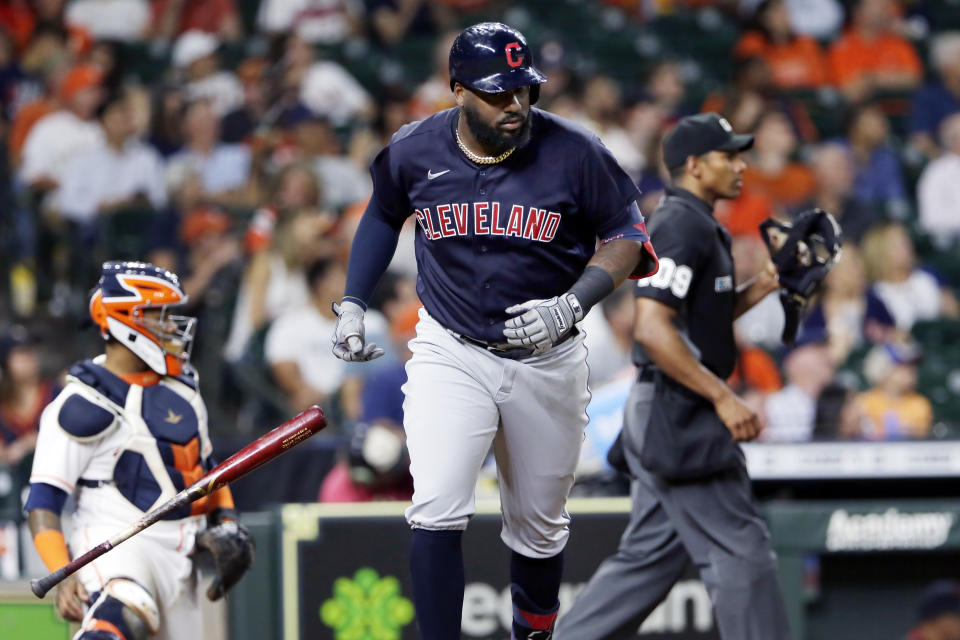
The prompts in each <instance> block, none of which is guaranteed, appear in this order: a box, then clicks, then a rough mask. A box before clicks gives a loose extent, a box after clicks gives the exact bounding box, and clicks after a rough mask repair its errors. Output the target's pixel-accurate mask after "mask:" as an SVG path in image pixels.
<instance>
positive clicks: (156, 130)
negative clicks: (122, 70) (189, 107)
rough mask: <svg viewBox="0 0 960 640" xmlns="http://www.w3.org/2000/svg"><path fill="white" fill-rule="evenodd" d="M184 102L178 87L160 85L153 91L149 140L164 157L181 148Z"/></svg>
mask: <svg viewBox="0 0 960 640" xmlns="http://www.w3.org/2000/svg"><path fill="white" fill-rule="evenodd" d="M185 104H186V99H185V97H184V95H183V89H181V88H180V87H177V86H173V85H160V86H159V87H157V88H156V89H155V90H154V92H153V96H152V100H151V108H150V135H149V142H150V145H151V146H153V148H154V149H156V150H157V151H158V152H159V153H160V155H161V156H163V157H164V158H169V157H170V156H171V155H173V154H174V153H176V152H177V151H180V149H181V148H183V113H184V111H185Z"/></svg>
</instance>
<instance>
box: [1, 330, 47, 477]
mask: <svg viewBox="0 0 960 640" xmlns="http://www.w3.org/2000/svg"><path fill="white" fill-rule="evenodd" d="M59 391H60V389H59V388H58V386H57V385H56V384H55V383H54V382H53V381H52V380H48V379H45V378H44V377H43V376H42V375H41V372H40V359H39V356H38V354H37V350H36V347H35V345H34V342H33V340H31V338H30V336H29V335H28V333H27V331H26V329H24V328H23V327H19V326H17V327H12V328H10V329H8V330H7V331H6V332H5V333H4V334H3V335H2V336H0V463H3V464H8V465H10V466H16V465H18V464H19V463H20V461H21V460H23V458H24V457H26V456H28V455H30V454H31V453H33V449H34V447H35V446H36V444H37V429H38V428H39V426H40V413H41V412H42V411H43V409H44V407H46V406H47V403H49V402H50V401H51V400H53V398H54V397H55V396H56V395H57V393H59Z"/></svg>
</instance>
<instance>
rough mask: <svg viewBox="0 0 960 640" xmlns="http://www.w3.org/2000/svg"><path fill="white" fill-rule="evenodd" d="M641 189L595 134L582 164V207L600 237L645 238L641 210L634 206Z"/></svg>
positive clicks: (643, 239)
mask: <svg viewBox="0 0 960 640" xmlns="http://www.w3.org/2000/svg"><path fill="white" fill-rule="evenodd" d="M639 197H640V190H639V189H638V188H637V185H636V184H634V182H633V180H632V179H631V178H630V176H628V175H627V174H626V172H625V171H624V170H623V169H622V168H620V165H619V164H617V161H616V159H614V157H613V154H611V153H610V151H609V150H608V149H607V148H606V147H605V146H603V143H601V142H600V139H599V138H596V137H594V138H593V139H592V141H591V142H590V143H589V144H588V145H587V152H586V153H585V154H584V156H583V158H582V160H581V163H580V206H581V208H582V210H583V212H584V213H585V214H586V216H587V217H588V218H589V219H590V220H591V221H592V223H593V227H594V229H595V230H596V234H597V237H598V238H600V240H601V241H604V240H606V241H609V240H611V239H613V238H614V237H620V238H635V239H637V240H639V241H641V242H644V241H646V240H647V239H648V238H647V237H646V233H645V232H644V231H643V229H642V227H638V226H637V225H638V224H642V223H643V216H641V215H640V210H639V209H638V208H636V207H635V206H634V203H635V201H636V200H637V198H639Z"/></svg>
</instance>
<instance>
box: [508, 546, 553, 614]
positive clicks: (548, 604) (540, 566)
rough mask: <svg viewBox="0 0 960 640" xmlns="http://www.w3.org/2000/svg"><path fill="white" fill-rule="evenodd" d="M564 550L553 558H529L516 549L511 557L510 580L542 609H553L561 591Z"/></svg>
mask: <svg viewBox="0 0 960 640" xmlns="http://www.w3.org/2000/svg"><path fill="white" fill-rule="evenodd" d="M562 577H563V551H561V552H560V553H558V554H557V555H555V556H553V557H551V558H528V557H527V556H524V555H521V554H519V553H517V552H516V551H514V552H513V553H512V554H511V557H510V582H512V583H513V584H515V585H517V586H519V587H520V588H521V589H523V592H524V593H526V594H527V597H528V598H530V600H532V601H533V603H534V604H535V605H536V606H537V607H539V608H540V609H551V608H553V606H554V605H555V604H556V603H557V594H559V593H560V579H561V578H562Z"/></svg>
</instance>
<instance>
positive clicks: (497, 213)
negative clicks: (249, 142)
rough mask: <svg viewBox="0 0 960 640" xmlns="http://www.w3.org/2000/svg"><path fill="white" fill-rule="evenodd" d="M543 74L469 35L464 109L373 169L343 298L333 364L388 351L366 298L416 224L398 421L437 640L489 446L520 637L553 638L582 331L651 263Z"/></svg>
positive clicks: (523, 52)
mask: <svg viewBox="0 0 960 640" xmlns="http://www.w3.org/2000/svg"><path fill="white" fill-rule="evenodd" d="M545 81H546V77H545V76H544V75H543V74H542V73H541V72H540V71H538V70H537V69H536V68H535V67H534V66H533V59H532V55H531V52H530V48H529V47H528V46H527V42H526V40H525V39H524V37H523V35H521V34H520V33H519V32H518V31H516V30H515V29H512V28H510V27H508V26H506V25H503V24H499V23H482V24H477V25H474V26H472V27H469V28H467V29H466V30H464V31H463V32H462V33H460V35H459V36H458V37H457V38H456V40H455V41H454V43H453V46H452V48H451V50H450V83H451V88H452V90H453V92H454V97H455V99H456V103H457V107H455V108H453V109H448V110H446V111H441V112H439V113H436V114H434V115H432V116H430V117H429V118H427V119H425V120H422V121H420V122H415V123H412V124H409V125H406V126H404V127H402V128H401V129H400V130H399V131H398V132H397V133H396V134H395V135H394V136H393V139H392V140H391V142H390V144H389V145H387V147H386V148H385V149H383V150H382V151H381V152H380V154H379V155H377V157H376V158H375V159H374V161H373V163H372V167H371V173H372V176H373V182H374V194H373V197H372V198H371V200H370V204H369V205H368V207H367V210H366V212H365V213H364V216H363V218H362V220H361V222H360V225H359V228H358V230H357V234H356V237H355V239H354V242H353V250H352V252H351V254H350V263H349V270H348V275H347V284H346V291H345V295H344V297H343V300H342V301H341V302H340V304H339V305H337V304H335V305H334V307H335V310H336V311H337V313H338V315H339V320H338V323H337V327H336V329H335V332H334V336H333V343H334V346H333V350H334V353H336V354H337V355H338V356H339V357H341V358H344V359H345V360H351V361H364V360H372V359H373V358H376V357H378V356H379V355H380V354H381V353H382V350H381V349H380V348H379V347H377V346H376V345H375V344H372V343H365V342H364V324H363V316H364V310H365V307H366V304H365V300H367V299H368V298H369V296H370V293H371V291H372V290H373V288H374V286H375V284H376V283H377V280H378V279H379V278H380V276H381V274H382V273H383V272H384V270H385V269H386V267H387V264H388V263H389V262H390V259H391V256H392V255H393V253H394V250H395V248H396V243H397V235H398V233H399V230H400V227H401V225H402V224H403V222H404V220H405V219H406V218H407V217H408V216H410V215H415V216H416V220H417V223H418V224H419V227H420V233H418V234H417V238H416V255H417V266H418V280H417V291H418V294H419V296H420V299H421V301H422V302H423V305H424V308H423V309H422V310H421V311H420V320H419V322H418V324H417V335H416V337H415V338H414V339H413V340H412V341H411V342H410V349H411V352H412V354H413V356H412V358H411V359H410V360H409V362H408V363H407V365H406V370H407V383H406V384H405V385H404V387H403V391H404V395H405V400H404V405H403V410H404V429H405V431H406V435H407V445H408V448H409V453H410V460H411V462H410V471H411V474H412V476H413V479H414V495H413V505H412V506H411V507H410V508H408V509H407V512H406V518H407V521H408V522H409V523H410V526H411V527H412V529H413V535H412V545H411V553H410V568H411V573H412V581H413V589H414V604H415V606H416V610H417V618H418V621H419V625H420V631H421V634H422V637H423V638H425V639H426V640H453V639H456V638H459V637H460V618H461V611H462V607H463V593H464V569H463V558H462V551H461V535H462V532H463V530H464V529H465V528H466V526H467V522H468V521H469V519H470V517H471V516H472V515H473V513H474V511H475V507H474V487H475V484H476V480H477V475H478V472H479V469H480V466H481V463H482V462H483V460H484V457H485V456H486V455H487V452H488V451H489V449H490V446H491V445H493V449H494V453H495V456H496V459H497V467H498V472H499V476H500V497H501V504H502V511H503V530H502V534H501V537H502V539H503V541H504V543H505V544H506V545H507V546H508V547H509V548H510V549H511V550H512V552H513V553H512V560H511V567H510V576H511V582H512V584H511V592H512V595H513V605H514V615H513V637H514V638H516V639H517V640H523V639H526V638H530V639H533V638H536V639H539V640H542V639H545V638H549V637H550V636H551V634H552V629H553V622H554V618H555V617H556V614H557V607H558V600H557V593H558V590H559V585H560V577H561V571H562V565H563V548H564V545H565V544H566V542H567V537H568V531H567V524H568V522H569V518H568V516H567V514H566V512H565V510H564V505H565V502H566V498H567V494H568V492H569V490H570V487H571V485H572V484H573V472H574V468H575V467H576V464H577V458H578V456H579V451H580V443H581V440H582V437H583V430H584V427H585V425H586V422H587V415H586V412H585V409H586V406H587V400H588V398H589V393H588V391H587V366H586V361H585V356H586V348H585V347H584V345H583V336H582V335H581V334H580V333H579V331H578V330H577V327H576V324H577V322H578V321H580V320H581V319H582V318H583V316H584V315H585V314H586V313H587V311H588V310H589V309H590V308H591V307H592V306H593V305H594V304H596V303H597V302H599V301H600V300H601V299H602V298H604V297H605V296H606V295H607V294H609V293H610V292H611V291H613V289H614V287H615V286H616V285H617V284H619V283H620V282H622V281H623V280H624V279H625V278H626V277H628V276H633V277H642V276H645V275H647V274H650V273H652V272H654V271H655V270H656V256H655V254H654V252H653V248H652V247H651V245H650V244H649V238H648V237H647V233H646V230H645V227H644V223H643V217H642V216H641V215H640V211H639V209H638V207H637V204H636V199H637V197H638V196H639V192H638V191H637V188H636V187H635V186H634V184H633V182H632V181H631V180H630V178H629V177H628V176H627V175H626V174H625V173H624V172H623V170H622V169H621V168H620V167H619V166H618V165H617V163H616V161H615V160H614V159H613V156H611V154H610V153H609V151H607V149H606V148H604V146H603V145H602V144H601V143H600V141H599V140H598V139H597V138H596V137H595V136H593V135H591V134H590V133H588V132H586V131H585V130H583V129H581V128H579V127H577V126H575V125H573V124H571V123H570V122H567V121H565V120H563V119H561V118H558V117H556V116H552V115H550V114H548V113H545V112H543V111H540V110H538V109H534V108H532V107H531V105H532V104H533V103H535V102H536V101H537V96H538V93H539V85H540V84H541V83H543V82H545ZM598 240H599V249H597V246H598Z"/></svg>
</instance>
